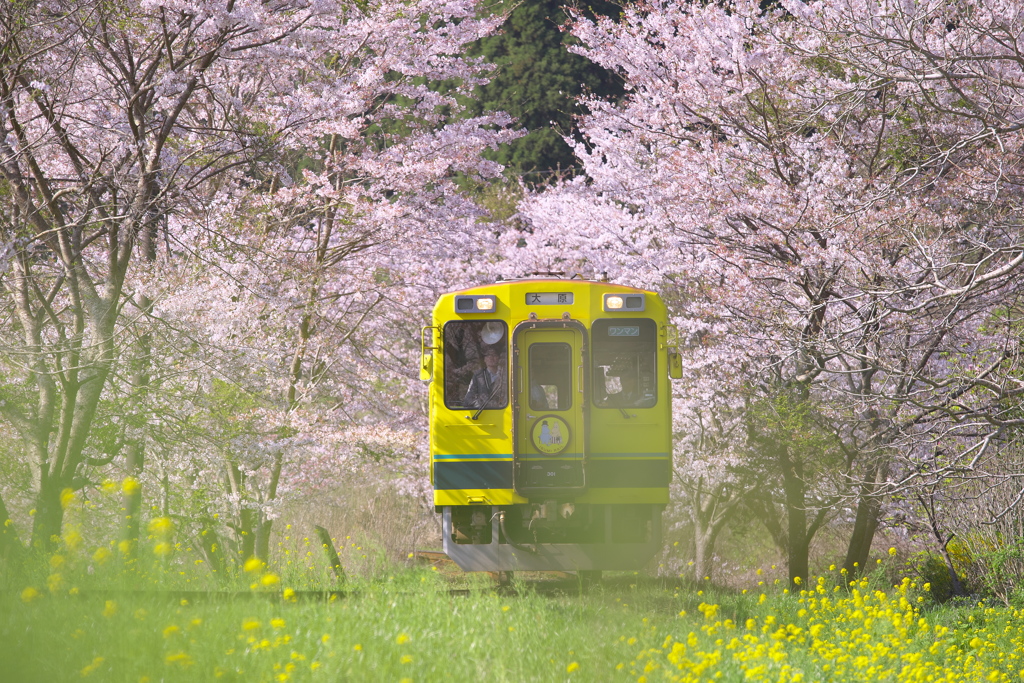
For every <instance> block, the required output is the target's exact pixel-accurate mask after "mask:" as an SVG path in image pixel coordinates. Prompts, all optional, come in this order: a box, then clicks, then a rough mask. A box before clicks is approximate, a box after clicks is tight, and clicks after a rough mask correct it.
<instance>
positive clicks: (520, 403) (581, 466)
mask: <svg viewBox="0 0 1024 683" xmlns="http://www.w3.org/2000/svg"><path fill="white" fill-rule="evenodd" d="M512 344H513V357H514V362H515V367H514V375H513V379H514V386H513V392H514V397H515V406H516V410H515V415H514V426H513V429H514V433H515V453H514V456H513V459H514V471H515V479H514V481H515V488H516V490H517V491H518V492H519V493H520V494H521V495H526V496H530V495H534V496H539V495H553V494H555V493H557V492H563V493H569V492H582V491H583V490H584V489H585V488H586V460H587V457H586V455H587V425H586V416H587V410H586V408H587V406H586V392H585V391H584V389H585V387H584V386H583V382H585V381H586V378H587V375H588V373H587V372H586V371H585V367H586V356H587V353H586V337H585V329H584V327H583V326H582V325H581V324H579V323H576V322H574V321H557V322H556V321H540V322H526V323H522V324H520V325H519V326H517V328H516V331H515V334H514V335H513V340H512Z"/></svg>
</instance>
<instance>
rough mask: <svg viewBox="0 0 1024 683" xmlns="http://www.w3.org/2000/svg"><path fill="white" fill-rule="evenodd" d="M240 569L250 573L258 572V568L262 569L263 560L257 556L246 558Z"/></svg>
mask: <svg viewBox="0 0 1024 683" xmlns="http://www.w3.org/2000/svg"><path fill="white" fill-rule="evenodd" d="M242 569H244V570H245V571H247V572H249V573H250V574H251V573H252V572H258V571H259V570H261V569H263V560H261V559H260V558H258V557H250V558H249V559H248V560H246V561H245V564H243V565H242Z"/></svg>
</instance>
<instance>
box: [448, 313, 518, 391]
mask: <svg viewBox="0 0 1024 683" xmlns="http://www.w3.org/2000/svg"><path fill="white" fill-rule="evenodd" d="M442 343H443V346H444V404H445V406H446V407H447V408H448V409H450V410H458V409H462V408H470V409H479V408H486V409H488V410H495V409H501V408H504V407H505V406H507V405H508V327H507V326H506V325H505V323H504V322H502V321H501V320H452V321H450V322H448V323H446V324H445V326H444V328H443V337H442Z"/></svg>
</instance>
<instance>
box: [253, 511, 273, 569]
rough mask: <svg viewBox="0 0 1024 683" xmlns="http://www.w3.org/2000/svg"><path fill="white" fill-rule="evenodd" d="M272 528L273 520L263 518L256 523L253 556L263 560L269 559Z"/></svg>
mask: <svg viewBox="0 0 1024 683" xmlns="http://www.w3.org/2000/svg"><path fill="white" fill-rule="evenodd" d="M273 528H274V520H272V519H265V520H262V521H259V522H257V524H256V532H255V535H256V541H255V549H254V553H255V556H256V557H258V558H259V559H261V560H263V561H264V562H269V561H270V532H271V530H272V529H273Z"/></svg>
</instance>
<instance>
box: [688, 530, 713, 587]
mask: <svg viewBox="0 0 1024 683" xmlns="http://www.w3.org/2000/svg"><path fill="white" fill-rule="evenodd" d="M718 531H719V529H718V528H714V527H706V528H704V529H697V528H695V529H694V530H693V546H694V548H693V551H694V552H693V578H694V579H696V580H697V581H701V580H703V579H704V578H705V577H707V578H708V579H712V578H714V572H715V569H714V562H713V561H712V560H713V558H714V555H715V541H716V540H718Z"/></svg>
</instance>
